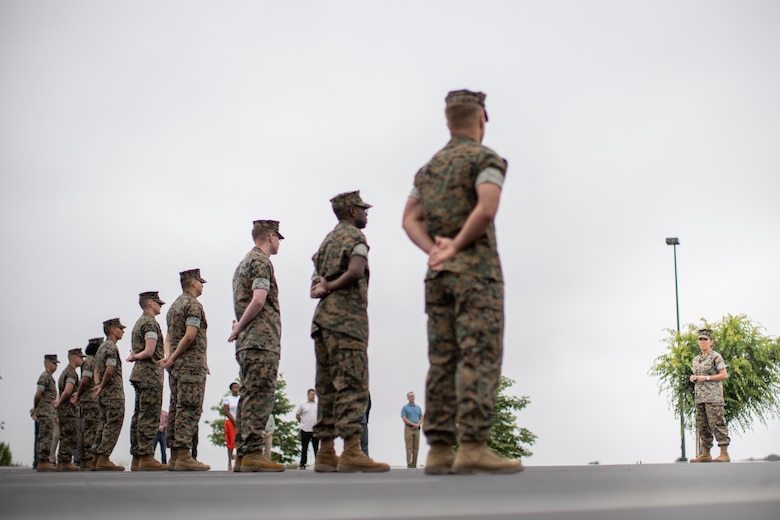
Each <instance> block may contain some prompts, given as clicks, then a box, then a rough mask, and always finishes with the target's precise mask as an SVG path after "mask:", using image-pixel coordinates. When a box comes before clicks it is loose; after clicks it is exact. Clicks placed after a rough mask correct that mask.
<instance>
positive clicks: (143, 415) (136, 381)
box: [127, 291, 168, 471]
mask: <svg viewBox="0 0 780 520" xmlns="http://www.w3.org/2000/svg"><path fill="white" fill-rule="evenodd" d="M138 305H140V307H141V309H143V314H141V317H140V318H138V321H136V322H135V325H134V326H133V333H132V336H131V341H132V352H131V353H130V356H129V357H128V358H127V361H128V362H130V363H135V365H134V366H133V371H132V372H131V373H130V383H131V384H132V385H133V388H134V389H135V410H134V413H133V418H132V420H131V422H130V453H131V454H132V455H133V465H132V467H131V468H130V469H131V470H133V471H139V470H140V471H157V470H163V469H167V468H168V467H167V466H165V465H163V464H160V463H158V462H157V460H155V459H154V457H153V455H154V438H155V437H156V436H157V429H158V426H159V424H160V411H161V410H162V398H163V380H164V375H163V372H164V371H163V368H162V367H161V366H159V365H158V364H157V363H158V362H159V361H160V360H161V359H163V357H164V352H163V340H164V337H163V333H162V329H161V328H160V324H159V323H157V320H156V319H155V316H157V315H159V314H160V311H161V308H162V306H163V305H165V302H164V301H162V300H161V299H160V296H159V294H158V293H157V292H156V291H149V292H143V293H141V294H139V295H138Z"/></svg>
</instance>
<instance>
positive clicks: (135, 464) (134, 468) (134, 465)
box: [130, 455, 141, 471]
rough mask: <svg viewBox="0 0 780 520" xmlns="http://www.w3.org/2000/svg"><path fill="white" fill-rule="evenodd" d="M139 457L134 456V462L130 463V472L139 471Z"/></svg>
mask: <svg viewBox="0 0 780 520" xmlns="http://www.w3.org/2000/svg"><path fill="white" fill-rule="evenodd" d="M140 458H141V457H139V456H138V455H133V462H131V463H130V471H138V459H140Z"/></svg>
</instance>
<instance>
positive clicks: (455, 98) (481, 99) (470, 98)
mask: <svg viewBox="0 0 780 520" xmlns="http://www.w3.org/2000/svg"><path fill="white" fill-rule="evenodd" d="M485 97H487V95H486V94H484V93H482V92H472V91H470V90H453V91H451V92H450V93H449V94H447V97H446V98H444V101H445V102H446V103H447V106H450V105H460V104H463V103H474V104H477V105H479V106H481V107H482V109H483V110H484V111H485V121H487V120H488V114H487V108H485Z"/></svg>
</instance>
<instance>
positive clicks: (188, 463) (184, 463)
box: [173, 448, 211, 471]
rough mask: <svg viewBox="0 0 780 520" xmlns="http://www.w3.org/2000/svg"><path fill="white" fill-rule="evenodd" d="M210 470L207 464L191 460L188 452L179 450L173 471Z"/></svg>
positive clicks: (182, 449)
mask: <svg viewBox="0 0 780 520" xmlns="http://www.w3.org/2000/svg"><path fill="white" fill-rule="evenodd" d="M210 469H211V466H209V465H208V464H203V463H202V462H198V461H197V460H195V459H193V458H192V455H191V454H190V450H188V449H186V448H179V453H178V454H177V456H176V463H175V465H174V466H173V471H208V470H210Z"/></svg>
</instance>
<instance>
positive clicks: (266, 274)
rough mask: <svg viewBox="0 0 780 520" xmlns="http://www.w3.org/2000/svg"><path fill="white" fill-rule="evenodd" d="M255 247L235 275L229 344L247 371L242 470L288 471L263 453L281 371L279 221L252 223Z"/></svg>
mask: <svg viewBox="0 0 780 520" xmlns="http://www.w3.org/2000/svg"><path fill="white" fill-rule="evenodd" d="M252 239H253V241H254V243H255V247H253V248H252V250H251V251H249V252H248V253H247V254H246V256H245V257H244V259H243V260H242V261H241V263H240V264H238V267H237V268H236V271H235V273H234V274H233V307H234V310H235V314H236V320H235V321H234V322H233V330H232V331H231V334H230V337H229V338H228V341H229V342H231V341H236V361H238V365H239V367H240V371H241V389H240V394H241V398H240V399H239V402H238V416H237V417H236V420H237V424H236V451H237V459H236V470H235V471H241V472H254V471H284V465H283V464H278V463H276V462H273V461H271V459H270V453H268V454H264V453H263V451H262V450H263V446H264V445H265V440H264V430H265V426H266V423H267V422H268V417H269V416H270V415H271V413H272V412H273V407H274V393H275V390H276V378H277V375H278V372H279V355H280V350H281V338H282V320H281V314H280V311H279V288H278V286H277V285H276V276H274V266H273V264H272V263H271V256H272V255H275V254H276V253H278V251H279V244H280V241H281V240H283V239H284V237H283V236H282V234H281V233H280V232H279V222H278V221H276V220H256V221H254V222H253V224H252Z"/></svg>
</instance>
